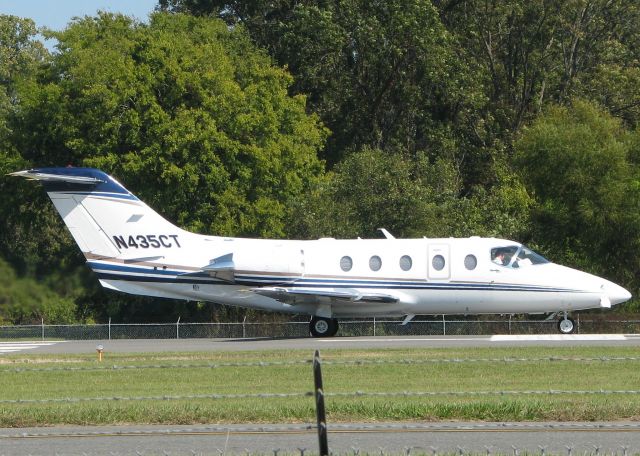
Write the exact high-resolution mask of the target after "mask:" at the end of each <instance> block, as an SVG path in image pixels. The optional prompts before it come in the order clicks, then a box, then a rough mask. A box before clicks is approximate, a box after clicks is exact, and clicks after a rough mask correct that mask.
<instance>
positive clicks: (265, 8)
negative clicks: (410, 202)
mask: <svg viewBox="0 0 640 456" xmlns="http://www.w3.org/2000/svg"><path fill="white" fill-rule="evenodd" d="M160 7H161V8H164V9H168V10H173V11H188V12H191V13H193V14H198V15H200V14H209V15H214V16H218V17H222V18H224V19H225V20H226V21H227V22H228V23H229V24H232V25H233V24H238V23H240V24H243V25H244V26H245V27H246V28H247V29H248V30H249V33H250V35H251V37H252V38H253V40H254V41H255V42H256V43H258V45H260V46H262V47H264V48H265V49H267V50H268V52H269V53H270V55H272V56H273V58H274V59H275V60H276V62H278V63H279V64H280V65H284V66H286V67H287V68H288V69H289V70H290V71H291V73H292V74H293V76H294V78H295V82H294V84H293V86H292V89H293V90H294V92H295V93H304V94H307V95H308V99H309V107H310V109H311V110H313V112H315V113H317V114H318V115H319V116H320V118H321V119H322V120H323V122H324V123H325V125H327V127H328V128H329V129H330V130H331V132H332V135H331V136H330V137H329V140H328V143H327V147H326V148H325V150H324V157H325V158H326V159H327V161H328V162H329V164H330V165H333V164H335V163H337V162H339V161H340V160H341V159H342V158H343V157H345V156H346V155H348V154H349V153H350V152H352V151H356V150H361V149H362V148H364V147H369V148H372V149H380V150H384V151H385V152H387V153H395V152H399V153H401V154H402V153H404V154H408V155H416V154H418V153H420V152H424V151H428V153H429V154H430V156H431V158H434V159H435V158H438V157H441V156H450V155H455V156H456V160H457V162H458V166H459V168H460V170H461V171H462V172H463V175H464V178H465V184H466V183H467V182H473V183H475V182H485V181H486V179H487V176H488V175H489V174H490V171H488V170H487V169H486V168H487V163H490V161H489V160H487V154H486V151H485V150H484V149H483V147H484V146H486V145H487V144H491V142H492V140H491V139H490V138H489V137H488V136H490V135H489V134H488V132H487V128H486V124H487V122H486V119H485V118H484V117H483V114H484V112H483V110H482V107H483V105H484V102H485V98H484V96H483V94H482V92H481V91H480V90H479V89H480V88H481V87H480V86H479V85H478V84H477V82H476V81H477V79H478V78H476V76H475V74H474V71H473V69H472V68H470V66H469V63H468V62H467V61H466V60H465V58H464V51H463V50H461V49H460V48H459V47H458V46H457V43H456V42H455V40H453V39H452V37H451V35H450V34H449V33H448V32H447V31H446V29H445V28H444V27H443V26H442V23H441V21H440V18H439V16H438V12H437V10H436V9H435V8H434V7H433V6H432V4H431V2H430V1H428V0H393V1H385V2H366V1H362V0H347V1H328V2H318V1H311V2H288V1H276V2H263V1H258V2H248V1H233V2H228V1H227V2H223V1H208V2H192V1H188V0H186V1H181V0H169V1H161V2H160ZM483 179H484V181H483Z"/></svg>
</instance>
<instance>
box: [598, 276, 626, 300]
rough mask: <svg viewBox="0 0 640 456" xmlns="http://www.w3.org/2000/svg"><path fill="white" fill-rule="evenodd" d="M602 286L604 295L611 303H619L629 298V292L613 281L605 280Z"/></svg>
mask: <svg viewBox="0 0 640 456" xmlns="http://www.w3.org/2000/svg"><path fill="white" fill-rule="evenodd" d="M602 288H603V291H604V296H606V297H607V298H608V299H609V302H610V303H611V304H620V303H623V302H625V301H628V300H629V299H631V293H629V291H628V290H626V289H625V288H623V287H621V286H620V285H616V284H615V283H613V282H609V281H607V282H605V283H604V284H603V285H602Z"/></svg>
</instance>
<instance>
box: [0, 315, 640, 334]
mask: <svg viewBox="0 0 640 456" xmlns="http://www.w3.org/2000/svg"><path fill="white" fill-rule="evenodd" d="M557 333H558V329H557V320H520V319H515V318H503V319H493V320H480V319H473V320H472V319H447V317H441V318H439V319H429V320H414V321H412V322H410V323H409V324H406V325H403V324H402V320H399V319H395V320H394V319H384V320H379V319H370V320H340V330H339V331H338V334H337V336H338V337H357V336H368V337H372V336H450V335H460V336H462V335H494V334H557ZM576 333H578V334H581V333H582V334H637V333H640V320H632V319H628V320H603V319H597V318H580V317H579V316H578V318H577V319H576ZM308 335H309V327H308V322H306V321H288V322H275V323H274V322H248V321H243V322H234V323H183V322H180V321H179V320H178V321H177V322H175V323H153V324H125V323H111V322H109V323H107V324H94V325H48V324H45V323H44V322H42V323H41V324H40V325H24V326H0V339H32V340H35V339H41V340H45V339H53V340H59V339H63V340H94V339H96V340H97V339H99V340H104V339H107V340H111V339H195V338H223V339H241V338H257V337H273V338H276V337H307V336H308Z"/></svg>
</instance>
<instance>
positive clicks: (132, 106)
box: [0, 0, 640, 322]
mask: <svg viewBox="0 0 640 456" xmlns="http://www.w3.org/2000/svg"><path fill="white" fill-rule="evenodd" d="M158 10H159V11H158V12H156V13H154V14H152V15H151V17H150V18H149V21H148V22H147V23H138V22H136V21H134V20H133V19H131V18H128V17H124V16H121V15H114V14H107V13H99V14H98V15H97V16H96V17H86V18H83V19H76V20H74V21H73V22H71V23H70V24H69V25H68V27H67V28H66V29H65V30H62V31H61V32H45V33H46V34H47V36H52V37H55V39H57V42H58V45H57V49H56V50H54V51H53V52H51V53H49V52H48V51H47V50H46V49H45V48H44V47H43V45H42V43H40V42H39V41H38V39H37V37H36V29H35V26H34V24H33V22H32V21H31V20H29V19H20V18H16V17H12V16H0V173H2V174H6V173H8V172H11V171H15V170H17V169H24V168H25V167H29V166H45V165H58V166H59V165H66V164H74V165H87V166H96V167H100V168H103V169H105V170H106V171H108V172H110V173H113V174H115V175H116V176H117V177H118V178H120V179H121V180H122V181H124V182H126V184H127V186H128V187H130V188H131V190H133V191H134V192H135V193H137V194H139V196H140V197H141V198H143V199H144V200H145V201H147V202H148V203H149V204H150V205H151V206H155V207H162V208H163V210H162V212H163V214H164V215H165V216H167V217H168V218H169V219H171V220H173V221H175V222H176V223H178V224H179V225H181V226H183V227H185V228H187V229H191V230H195V231H199V232H207V233H214V234H226V235H238V236H257V237H298V238H316V237H322V236H334V237H355V236H366V237H372V236H378V235H379V234H377V233H376V230H377V228H379V227H386V228H387V229H389V230H390V231H391V232H392V233H394V234H395V235H396V236H402V237H407V236H425V235H426V236H469V235H487V236H497V237H504V238H510V239H514V240H519V241H523V242H527V243H529V244H531V245H532V246H534V247H535V248H537V249H539V250H541V251H542V253H544V254H546V255H547V256H548V257H550V258H551V259H552V260H554V261H558V262H562V263H564V264H567V265H570V266H575V267H578V268H581V269H586V270H589V271H592V272H594V273H596V274H600V275H603V276H606V277H608V278H610V279H612V280H614V281H617V282H619V283H621V284H623V285H624V286H626V287H628V288H629V289H630V290H631V291H632V293H633V294H634V295H637V294H638V292H640V280H639V279H638V277H639V276H640V132H639V130H638V127H639V125H638V124H639V122H640V95H639V94H640V7H639V6H638V5H637V4H636V2H634V1H632V0H619V1H616V2H611V1H606V0H589V1H587V0H571V1H559V0H533V1H524V0H507V1H504V2H498V3H487V2H479V1H477V0H462V1H460V0H448V1H447V0H433V1H428V0H388V1H384V2H369V1H364V0H341V1H337V0H329V1H322V2H317V1H305V2H291V1H289V0H276V1H271V0H270V1H265V0H257V1H232V2H229V1H222V0H160V2H159V5H158ZM0 191H2V193H3V195H5V196H6V197H5V198H3V199H2V200H0V213H1V214H2V216H1V217H0V257H2V258H4V259H5V260H6V262H3V263H2V268H4V269H6V271H7V272H6V273H4V275H5V277H7V279H6V281H5V283H6V284H17V285H15V286H14V285H11V286H9V285H6V287H5V288H6V289H7V290H13V291H11V292H10V293H9V294H3V295H2V296H0V299H3V301H2V302H1V303H0V318H3V319H5V320H7V321H14V322H18V321H26V320H28V319H29V318H31V319H37V318H41V317H42V316H43V315H53V314H52V313H47V312H49V311H45V308H46V306H47V305H48V304H47V303H48V302H50V303H52V304H51V305H52V306H54V307H55V305H54V304H53V303H55V302H58V303H63V304H64V305H62V304H61V305H60V306H59V307H60V308H62V307H64V309H69V308H71V309H72V310H71V314H73V315H72V317H68V315H70V314H68V313H64V312H62V311H60V312H62V313H64V315H67V316H65V317H64V318H63V317H53V316H52V317H51V318H52V319H53V318H58V319H59V320H61V319H62V320H64V319H69V318H72V319H74V318H75V319H80V320H82V319H92V318H93V319H103V318H106V317H107V316H112V317H113V318H115V319H120V320H128V321H129V320H137V321H145V320H147V321H149V320H154V321H157V320H161V319H168V320H173V319H175V318H176V317H177V316H182V318H183V319H185V318H186V319H191V320H207V319H211V318H224V312H223V314H220V309H217V308H215V307H213V306H210V305H203V304H195V303H194V304H188V303H175V302H171V301H163V300H154V299H149V298H138V297H131V296H126V295H114V294H112V293H108V292H105V291H104V290H102V289H100V288H99V286H98V285H97V283H96V281H95V279H94V278H93V277H92V274H91V273H90V272H88V271H87V270H86V268H84V267H83V266H82V262H83V260H82V258H81V256H80V254H79V252H78V251H77V248H76V247H75V245H74V244H73V242H72V240H71V238H70V236H69V235H68V234H67V232H66V230H65V229H64V227H63V225H62V224H61V223H60V222H59V220H58V216H57V214H56V213H55V212H54V210H53V209H52V208H51V205H50V204H49V203H48V202H47V201H46V198H45V197H44V195H43V194H42V192H41V191H40V189H39V188H37V187H36V186H32V185H27V184H26V183H24V182H17V180H15V179H7V178H2V179H0ZM13 271H16V273H17V275H16V273H14V272H13ZM35 279H37V280H38V281H39V282H43V283H44V284H45V285H46V286H47V287H48V288H49V290H53V291H50V292H49V293H53V294H42V295H38V296H44V297H43V298H37V299H35V298H34V300H33V303H35V304H27V303H26V301H25V300H24V299H23V298H22V297H21V296H23V295H22V294H21V293H22V292H20V291H19V289H21V288H22V287H23V286H24V284H26V283H28V284H31V283H33V284H35V283H36V282H35V281H33V280H35ZM30 281H32V282H30ZM21 284H23V285H21ZM3 286H4V285H3ZM28 287H30V285H29V286H28ZM34 289H35V288H34ZM2 291H3V292H4V290H2ZM11 293H13V294H11ZM12 296H13V297H12ZM7 303H9V304H7ZM11 303H13V304H11ZM20 303H24V305H23V304H20ZM69 303H71V307H69V306H68V304H69ZM30 306H31V307H30ZM34 306H35V307H34ZM18 307H24V309H23V310H21V311H19V312H18V311H16V309H17V308H18ZM636 307H637V301H635V302H631V303H630V304H627V305H625V308H626V309H628V310H631V309H635V308H636ZM11 309H13V310H11ZM65 312H67V310H65ZM62 313H60V314H61V315H62ZM233 315H234V316H235V314H233Z"/></svg>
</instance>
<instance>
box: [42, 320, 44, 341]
mask: <svg viewBox="0 0 640 456" xmlns="http://www.w3.org/2000/svg"><path fill="white" fill-rule="evenodd" d="M42 341H43V342H44V318H42Z"/></svg>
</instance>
